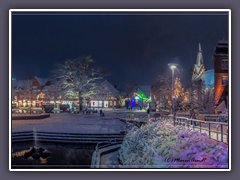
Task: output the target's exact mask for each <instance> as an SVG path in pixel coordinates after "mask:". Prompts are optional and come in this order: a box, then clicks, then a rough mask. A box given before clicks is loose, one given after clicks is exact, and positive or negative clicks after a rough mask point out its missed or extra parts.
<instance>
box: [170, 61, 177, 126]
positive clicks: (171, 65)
mask: <svg viewBox="0 0 240 180" xmlns="http://www.w3.org/2000/svg"><path fill="white" fill-rule="evenodd" d="M168 66H169V68H170V69H171V70H172V113H173V123H174V126H175V118H176V114H175V102H174V101H175V97H174V71H175V69H176V68H177V64H173V63H170V64H168Z"/></svg>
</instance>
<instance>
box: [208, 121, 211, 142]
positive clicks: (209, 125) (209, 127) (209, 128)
mask: <svg viewBox="0 0 240 180" xmlns="http://www.w3.org/2000/svg"><path fill="white" fill-rule="evenodd" d="M208 133H209V134H208V135H209V138H210V139H211V124H210V122H208Z"/></svg>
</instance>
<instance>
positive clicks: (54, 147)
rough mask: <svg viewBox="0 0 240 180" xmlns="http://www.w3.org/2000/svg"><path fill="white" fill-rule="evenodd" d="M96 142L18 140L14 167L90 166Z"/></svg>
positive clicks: (13, 158)
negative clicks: (36, 142) (35, 142)
mask: <svg viewBox="0 0 240 180" xmlns="http://www.w3.org/2000/svg"><path fill="white" fill-rule="evenodd" d="M95 146H96V144H74V143H54V142H39V143H38V144H37V147H34V143H33V142H18V143H13V144H12V169H39V168H45V169H55V168H57V169H59V168H63V169H66V168H71V169H74V168H78V169H79V168H80V169H81V168H90V165H91V159H92V154H93V152H94V150H95Z"/></svg>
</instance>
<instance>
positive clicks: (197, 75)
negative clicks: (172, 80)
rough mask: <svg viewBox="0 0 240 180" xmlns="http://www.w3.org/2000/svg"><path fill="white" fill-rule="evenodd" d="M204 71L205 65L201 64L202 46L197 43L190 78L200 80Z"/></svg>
mask: <svg viewBox="0 0 240 180" xmlns="http://www.w3.org/2000/svg"><path fill="white" fill-rule="evenodd" d="M204 71H205V67H204V64H203V55H202V48H201V44H200V43H199V44H198V53H197V61H196V64H195V65H194V70H193V75H192V80H194V81H198V80H200V79H201V76H202V74H203V73H204Z"/></svg>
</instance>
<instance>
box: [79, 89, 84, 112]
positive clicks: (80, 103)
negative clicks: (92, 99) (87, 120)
mask: <svg viewBox="0 0 240 180" xmlns="http://www.w3.org/2000/svg"><path fill="white" fill-rule="evenodd" d="M78 102H79V113H80V112H82V109H83V107H82V96H81V92H80V91H78Z"/></svg>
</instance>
